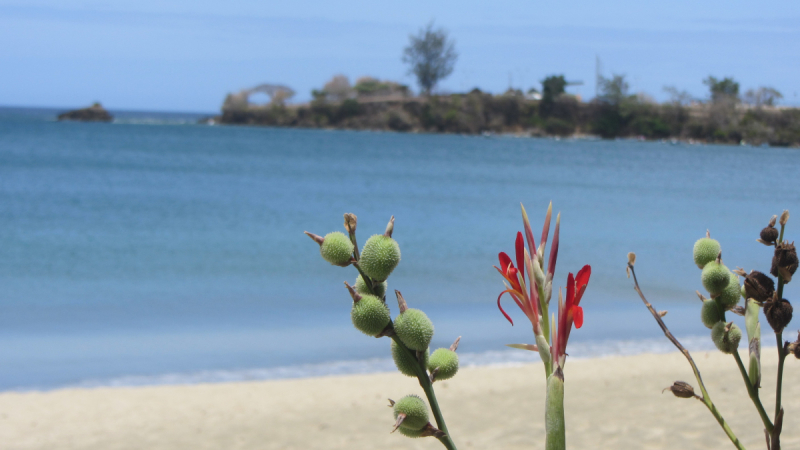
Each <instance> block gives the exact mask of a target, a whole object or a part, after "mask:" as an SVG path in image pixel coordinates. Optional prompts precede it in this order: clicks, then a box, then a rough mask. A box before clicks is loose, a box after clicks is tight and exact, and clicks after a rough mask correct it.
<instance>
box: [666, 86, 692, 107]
mask: <svg viewBox="0 0 800 450" xmlns="http://www.w3.org/2000/svg"><path fill="white" fill-rule="evenodd" d="M664 92H666V93H667V94H669V102H670V103H672V104H673V105H675V106H689V105H690V104H691V103H692V101H694V99H693V98H692V94H690V93H689V92H687V91H682V90H680V89H678V88H677V87H675V86H664Z"/></svg>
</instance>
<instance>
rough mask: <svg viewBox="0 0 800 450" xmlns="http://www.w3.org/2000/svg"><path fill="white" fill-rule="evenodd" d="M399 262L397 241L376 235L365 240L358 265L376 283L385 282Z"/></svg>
mask: <svg viewBox="0 0 800 450" xmlns="http://www.w3.org/2000/svg"><path fill="white" fill-rule="evenodd" d="M399 262H400V246H399V245H397V241H395V240H394V239H392V238H390V237H388V236H384V235H382V234H376V235H374V236H372V237H371V238H369V239H367V242H366V243H365V244H364V249H363V250H361V259H360V260H359V262H358V264H359V267H361V270H363V271H364V273H365V274H367V276H368V277H370V278H372V279H373V280H376V281H386V279H387V278H389V275H390V274H391V273H392V271H393V270H394V268H395V267H397V264H398V263H399Z"/></svg>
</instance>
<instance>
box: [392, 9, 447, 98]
mask: <svg viewBox="0 0 800 450" xmlns="http://www.w3.org/2000/svg"><path fill="white" fill-rule="evenodd" d="M408 38H409V44H408V47H406V48H405V50H403V62H404V63H406V64H408V65H410V66H411V67H410V68H409V70H408V73H409V74H413V75H414V76H416V77H417V83H418V84H419V87H420V89H421V90H422V92H423V93H424V94H425V95H430V93H431V90H433V88H434V87H435V86H436V84H437V83H438V82H439V81H440V80H442V79H444V78H447V76H448V75H450V74H451V73H453V67H454V66H455V64H456V60H457V59H458V53H456V49H455V42H454V41H453V40H452V39H450V38H449V37H448V35H447V31H446V30H444V29H443V28H439V29H434V28H433V22H431V23H429V24H428V25H427V26H426V27H425V28H422V29H420V30H419V32H418V33H417V34H416V35H410V36H409V37H408Z"/></svg>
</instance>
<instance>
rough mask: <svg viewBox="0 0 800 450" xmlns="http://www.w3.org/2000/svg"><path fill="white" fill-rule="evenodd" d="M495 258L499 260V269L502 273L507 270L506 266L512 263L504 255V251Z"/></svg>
mask: <svg viewBox="0 0 800 450" xmlns="http://www.w3.org/2000/svg"><path fill="white" fill-rule="evenodd" d="M497 259H499V260H500V270H502V271H503V273H506V272H507V271H508V266H510V265H513V263H512V262H511V258H509V257H508V255H506V252H500V254H499V255H497Z"/></svg>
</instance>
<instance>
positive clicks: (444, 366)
mask: <svg viewBox="0 0 800 450" xmlns="http://www.w3.org/2000/svg"><path fill="white" fill-rule="evenodd" d="M436 369H438V370H439V371H438V372H436V378H435V379H436V381H439V380H447V379H449V378H453V377H454V376H455V375H456V372H458V355H457V354H456V352H454V351H452V350H450V349H447V348H438V349H436V351H435V352H433V354H432V355H431V358H430V359H429V360H428V370H430V371H431V373H433V371H434V370H436Z"/></svg>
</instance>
